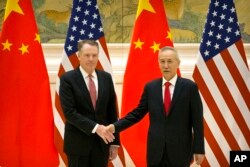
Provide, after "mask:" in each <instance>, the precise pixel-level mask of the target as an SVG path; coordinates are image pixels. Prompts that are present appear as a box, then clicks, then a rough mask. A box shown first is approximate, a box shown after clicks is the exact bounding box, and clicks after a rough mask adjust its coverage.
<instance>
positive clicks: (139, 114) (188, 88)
mask: <svg viewBox="0 0 250 167" xmlns="http://www.w3.org/2000/svg"><path fill="white" fill-rule="evenodd" d="M158 61H159V67H160V70H161V72H162V75H163V77H162V78H159V79H156V80H153V81H151V82H149V83H147V84H146V85H145V87H144V91H143V93H142V96H141V99H140V102H139V104H138V106H137V107H136V108H135V109H134V110H132V111H131V112H130V113H128V114H127V115H126V116H125V117H124V118H121V119H120V120H119V121H117V122H115V123H114V124H112V125H110V126H109V129H110V131H111V132H121V131H123V130H125V129H126V128H128V127H130V126H132V125H133V124H135V123H137V122H139V121H140V120H141V119H142V118H143V117H144V116H145V115H146V114H147V113H149V121H150V124H149V129H148V139H147V164H148V166H149V167H166V166H167V167H186V166H189V165H190V162H191V160H192V159H193V154H194V158H195V161H196V163H197V164H198V165H199V164H201V162H202V161H203V159H204V152H205V151H204V133H203V107H202V102H201V98H200V95H199V92H198V88H197V85H196V84H195V83H194V82H193V81H191V80H189V79H184V78H181V77H178V76H177V74H176V71H177V69H178V67H179V64H180V60H179V56H178V54H177V51H176V50H175V49H174V48H172V47H164V48H162V49H161V50H160V51H159V56H158ZM165 83H168V84H167V85H168V86H165ZM169 85H170V86H169ZM135 86H136V85H135ZM135 147H136V143H135Z"/></svg>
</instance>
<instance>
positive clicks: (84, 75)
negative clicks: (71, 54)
mask: <svg viewBox="0 0 250 167" xmlns="http://www.w3.org/2000/svg"><path fill="white" fill-rule="evenodd" d="M80 72H81V73H82V76H83V78H84V79H86V78H88V77H89V73H87V72H86V71H85V70H84V69H83V68H82V67H81V66H80ZM91 75H92V77H93V78H97V74H96V72H95V71H94V72H93V73H92V74H91Z"/></svg>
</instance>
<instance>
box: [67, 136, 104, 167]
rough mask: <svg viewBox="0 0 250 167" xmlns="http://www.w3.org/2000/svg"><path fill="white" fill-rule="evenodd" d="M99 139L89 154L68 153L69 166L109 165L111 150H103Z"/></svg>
mask: <svg viewBox="0 0 250 167" xmlns="http://www.w3.org/2000/svg"><path fill="white" fill-rule="evenodd" d="M98 140H99V139H97V143H96V145H95V146H93V148H92V149H91V151H90V154H89V155H86V156H78V155H69V154H67V158H68V167H107V166H108V157H109V155H108V153H109V152H108V150H107V151H106V152H104V151H103V149H102V147H101V144H100V142H99V141H98ZM98 143H99V144H98ZM83 149H84V148H83Z"/></svg>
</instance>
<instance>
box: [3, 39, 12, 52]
mask: <svg viewBox="0 0 250 167" xmlns="http://www.w3.org/2000/svg"><path fill="white" fill-rule="evenodd" d="M2 45H3V50H6V49H7V50H9V51H10V47H11V46H12V45H13V44H12V43H9V40H8V39H7V40H6V41H5V42H3V43H2Z"/></svg>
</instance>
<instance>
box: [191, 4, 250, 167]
mask: <svg viewBox="0 0 250 167" xmlns="http://www.w3.org/2000/svg"><path fill="white" fill-rule="evenodd" d="M193 78H194V80H195V82H196V83H197V84H198V87H199V90H200V93H201V96H202V100H203V107H204V127H205V141H206V145H205V149H206V159H205V162H204V163H203V165H202V166H229V152H230V151H231V150H249V149H250V148H249V147H250V121H249V120H250V93H249V90H250V72H249V67H248V65H247V59H246V55H245V51H244V47H243V42H242V39H241V33H240V28H239V23H238V19H237V14H236V9H235V5H234V2H233V0H211V2H210V6H209V11H208V15H207V21H206V24H205V29H204V32H203V38H202V41H201V45H200V50H199V56H198V60H197V63H196V65H195V69H194V73H193Z"/></svg>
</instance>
